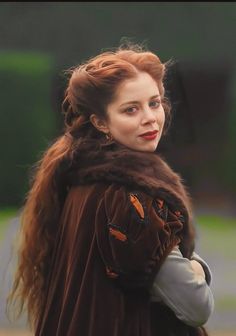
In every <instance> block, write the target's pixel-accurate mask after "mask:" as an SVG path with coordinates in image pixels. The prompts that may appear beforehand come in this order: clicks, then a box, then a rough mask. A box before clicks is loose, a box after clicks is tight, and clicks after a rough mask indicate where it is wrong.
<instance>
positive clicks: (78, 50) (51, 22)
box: [0, 2, 236, 206]
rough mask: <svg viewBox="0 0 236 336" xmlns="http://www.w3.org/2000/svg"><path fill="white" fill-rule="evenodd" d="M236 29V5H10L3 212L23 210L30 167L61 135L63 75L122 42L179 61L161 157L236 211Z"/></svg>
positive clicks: (170, 80) (0, 128)
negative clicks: (235, 201)
mask: <svg viewBox="0 0 236 336" xmlns="http://www.w3.org/2000/svg"><path fill="white" fill-rule="evenodd" d="M235 19H236V4H235V3H230V2H224V3H223V2H222V3H221V2H193V3H191V2H190V3H187V2H177V3H175V2H134V3H131V2H114V3H113V2H1V4H0V140H1V141H0V152H1V165H0V186H1V187H0V204H1V205H2V206H3V205H9V204H10V205H11V204H12V205H21V204H22V202H23V199H24V196H25V193H26V191H27V188H28V179H29V175H30V167H31V166H32V164H33V163H35V161H36V160H38V159H39V158H40V155H41V153H42V152H43V151H44V150H45V149H46V148H47V146H48V145H50V142H51V141H52V140H53V139H54V138H55V136H57V135H59V134H61V132H62V129H63V116H62V113H61V102H62V99H63V94H64V89H65V85H66V79H65V76H64V75H63V70H65V69H67V68H69V67H71V66H74V65H76V64H79V63H81V62H83V61H84V60H86V59H87V58H88V57H92V56H95V55H96V54H97V53H99V52H101V51H104V50H106V49H107V48H113V47H117V46H118V45H119V43H120V41H121V39H122V38H129V39H130V40H132V41H133V42H137V43H143V42H145V44H146V45H147V47H148V48H149V49H150V50H151V51H153V52H155V53H157V54H158V55H159V57H160V58H161V60H162V61H163V62H166V61H168V60H170V59H172V60H173V65H172V66H171V68H170V70H169V73H168V76H167V78H166V91H167V95H168V96H169V98H170V100H171V102H172V106H173V108H172V114H173V121H172V126H171V128H170V131H169V133H168V136H166V137H165V138H163V139H162V141H161V144H160V148H159V150H160V152H161V153H162V154H163V155H164V156H165V157H166V158H167V160H168V161H169V163H170V164H171V166H172V167H173V168H174V169H175V170H176V171H178V172H180V173H181V174H182V176H183V178H184V179H185V181H186V184H187V186H188V187H189V188H190V190H191V192H192V193H193V195H194V197H196V199H200V198H201V199H206V200H207V201H210V200H211V199H215V198H216V197H218V198H220V199H222V195H224V199H225V198H227V200H228V199H229V200H230V202H233V201H232V200H233V199H234V197H235V193H236V192H235V190H236V177H235V168H236V157H235V151H236V132H235V131H236V91H235V88H236V70H235V68H236V44H235V21H236V20H235Z"/></svg>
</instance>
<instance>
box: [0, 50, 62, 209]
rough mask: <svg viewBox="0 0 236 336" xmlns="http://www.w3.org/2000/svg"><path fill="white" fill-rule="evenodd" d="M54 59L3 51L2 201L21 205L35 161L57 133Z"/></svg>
mask: <svg viewBox="0 0 236 336" xmlns="http://www.w3.org/2000/svg"><path fill="white" fill-rule="evenodd" d="M52 71H53V65H52V59H51V57H49V56H48V55H44V54H37V53H32V52H31V53H23V52H15V53H13V52H4V53H1V54H0V78H1V81H0V153H1V154H0V158H1V165H0V204H1V206H5V205H21V204H22V202H23V198H24V196H25V193H26V191H27V189H28V183H29V174H30V168H31V166H32V164H33V163H34V162H35V161H36V160H37V159H38V158H39V155H40V152H41V151H43V150H44V149H45V148H46V147H47V145H48V143H49V141H50V140H51V139H52V137H53V136H54V134H55V129H56V119H55V115H54V114H53V113H52V109H51V99H52V97H51V82H52Z"/></svg>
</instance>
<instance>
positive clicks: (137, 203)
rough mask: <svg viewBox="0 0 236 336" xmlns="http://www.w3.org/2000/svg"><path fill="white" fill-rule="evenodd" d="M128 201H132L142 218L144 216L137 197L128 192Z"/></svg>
mask: <svg viewBox="0 0 236 336" xmlns="http://www.w3.org/2000/svg"><path fill="white" fill-rule="evenodd" d="M130 201H131V202H132V204H133V206H134V207H135V209H136V210H137V211H138V213H139V215H140V217H141V218H142V219H143V218H144V210H143V207H142V204H141V203H140V202H139V200H138V198H137V197H136V196H135V195H133V194H130Z"/></svg>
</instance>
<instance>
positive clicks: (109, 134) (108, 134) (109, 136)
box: [106, 132, 113, 141]
mask: <svg viewBox="0 0 236 336" xmlns="http://www.w3.org/2000/svg"><path fill="white" fill-rule="evenodd" d="M106 139H107V140H108V141H112V140H113V136H112V134H111V133H110V132H109V133H106Z"/></svg>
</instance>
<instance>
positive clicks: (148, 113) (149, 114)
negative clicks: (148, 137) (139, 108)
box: [143, 106, 157, 124]
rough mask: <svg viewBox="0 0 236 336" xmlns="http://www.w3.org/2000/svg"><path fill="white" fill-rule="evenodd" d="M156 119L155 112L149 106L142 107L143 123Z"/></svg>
mask: <svg viewBox="0 0 236 336" xmlns="http://www.w3.org/2000/svg"><path fill="white" fill-rule="evenodd" d="M156 120H157V117H156V112H155V111H153V109H151V108H150V107H149V106H148V107H146V108H143V124H146V123H153V122H155V121H156Z"/></svg>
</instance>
